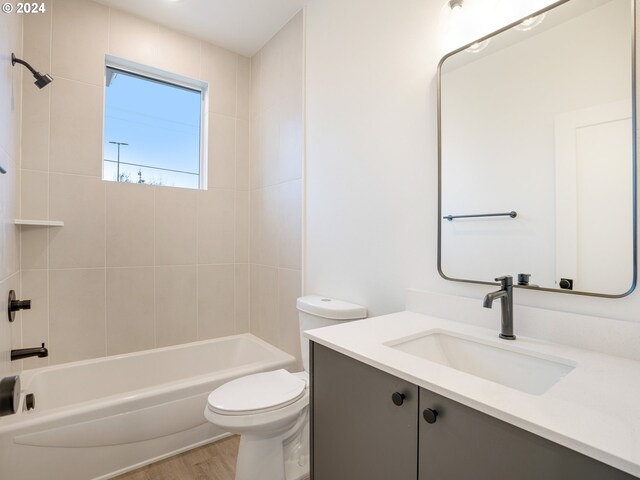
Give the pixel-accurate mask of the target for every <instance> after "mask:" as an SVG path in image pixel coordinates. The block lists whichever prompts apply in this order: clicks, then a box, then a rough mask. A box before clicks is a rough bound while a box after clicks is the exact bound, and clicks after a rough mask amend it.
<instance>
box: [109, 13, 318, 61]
mask: <svg viewBox="0 0 640 480" xmlns="http://www.w3.org/2000/svg"><path fill="white" fill-rule="evenodd" d="M97 1H98V2H100V3H102V4H104V5H108V6H110V7H114V8H117V9H119V10H123V11H125V12H129V13H133V14H134V15H138V16H140V17H143V18H146V19H149V20H152V21H154V22H157V23H159V24H161V25H164V26H167V27H170V28H173V29H175V30H178V31H181V32H184V33H188V34H189V35H191V36H194V37H197V38H200V39H202V40H206V41H208V42H211V43H213V44H215V45H219V46H221V47H224V48H227V49H229V50H232V51H234V52H237V53H240V54H242V55H247V56H251V55H253V54H254V53H256V52H257V51H258V50H260V48H261V47H262V46H263V45H264V44H266V43H267V41H268V40H269V39H270V38H271V37H273V35H275V34H276V33H277V32H278V31H279V30H280V29H281V28H282V27H283V26H284V25H285V24H286V23H287V21H288V20H289V19H291V17H293V15H294V14H295V13H296V12H298V11H299V10H300V9H301V8H302V7H303V6H304V4H305V3H306V0H177V1H176V0H173V1H172V0H134V1H132V0H97Z"/></svg>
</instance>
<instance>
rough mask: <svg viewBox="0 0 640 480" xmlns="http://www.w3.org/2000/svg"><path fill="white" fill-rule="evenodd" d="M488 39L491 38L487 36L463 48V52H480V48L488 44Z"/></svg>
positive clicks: (482, 48)
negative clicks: (481, 40)
mask: <svg viewBox="0 0 640 480" xmlns="http://www.w3.org/2000/svg"><path fill="white" fill-rule="evenodd" d="M490 41H491V40H490V39H488V38H487V39H486V40H484V41H483V42H476V43H474V44H473V45H471V46H470V47H469V48H467V49H465V52H469V53H478V52H481V51H482V50H484V49H485V48H487V47H488V46H489V42H490Z"/></svg>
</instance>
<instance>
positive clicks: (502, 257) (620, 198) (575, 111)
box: [438, 0, 635, 296]
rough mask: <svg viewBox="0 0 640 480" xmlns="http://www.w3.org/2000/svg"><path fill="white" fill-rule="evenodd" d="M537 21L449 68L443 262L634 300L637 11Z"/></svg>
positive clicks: (560, 10)
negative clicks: (465, 216) (491, 214)
mask: <svg viewBox="0 0 640 480" xmlns="http://www.w3.org/2000/svg"><path fill="white" fill-rule="evenodd" d="M534 17H535V18H533V17H531V18H528V19H526V21H525V22H523V23H521V24H519V25H517V26H515V27H514V28H510V29H508V30H505V31H503V32H500V33H498V34H495V35H493V36H491V37H490V38H488V39H487V40H486V41H483V42H477V44H476V45H473V46H471V48H466V49H461V50H459V51H457V52H455V53H453V54H450V55H449V56H446V57H445V59H444V60H443V62H442V64H441V68H440V70H439V84H440V88H439V101H440V108H439V123H440V213H441V215H440V248H439V258H438V261H439V268H440V271H441V273H442V274H443V276H445V278H449V279H452V280H464V281H475V282H493V281H494V278H495V277H497V276H500V275H505V274H511V275H513V276H514V279H515V278H516V277H517V275H518V274H519V273H523V274H529V275H530V280H529V281H530V284H531V285H532V286H534V287H540V288H545V289H560V290H570V291H573V292H582V293H590V294H598V295H607V296H620V295H624V294H626V293H628V292H629V291H630V290H631V289H632V288H633V286H634V285H635V267H634V265H635V262H634V255H635V232H634V230H635V229H634V225H635V216H634V215H635V212H634V208H633V206H634V198H635V182H634V168H635V167H634V165H635V150H634V141H633V136H634V133H633V132H634V130H633V129H634V114H635V109H634V107H633V102H632V97H633V95H632V92H633V81H632V79H633V76H632V71H633V66H634V62H633V52H632V45H633V42H634V41H635V36H634V27H633V25H634V23H633V4H632V1H631V0H570V1H567V2H563V3H560V4H556V6H554V7H553V8H551V9H549V10H548V11H546V12H545V13H544V14H543V15H540V16H534ZM511 211H515V212H517V216H515V218H512V217H511V216H498V217H474V218H458V219H453V220H448V219H446V218H443V217H447V216H449V215H452V216H459V215H463V216H464V215H476V214H490V213H503V212H511Z"/></svg>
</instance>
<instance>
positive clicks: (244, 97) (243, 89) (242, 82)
mask: <svg viewBox="0 0 640 480" xmlns="http://www.w3.org/2000/svg"><path fill="white" fill-rule="evenodd" d="M236 116H237V117H238V118H242V119H243V120H249V119H250V118H251V59H250V58H247V57H243V56H241V55H239V56H238V107H237V113H236Z"/></svg>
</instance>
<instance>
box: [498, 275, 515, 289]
mask: <svg viewBox="0 0 640 480" xmlns="http://www.w3.org/2000/svg"><path fill="white" fill-rule="evenodd" d="M496 282H500V284H501V285H502V288H506V287H512V286H513V277H512V276H511V275H505V276H503V277H498V278H496Z"/></svg>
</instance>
